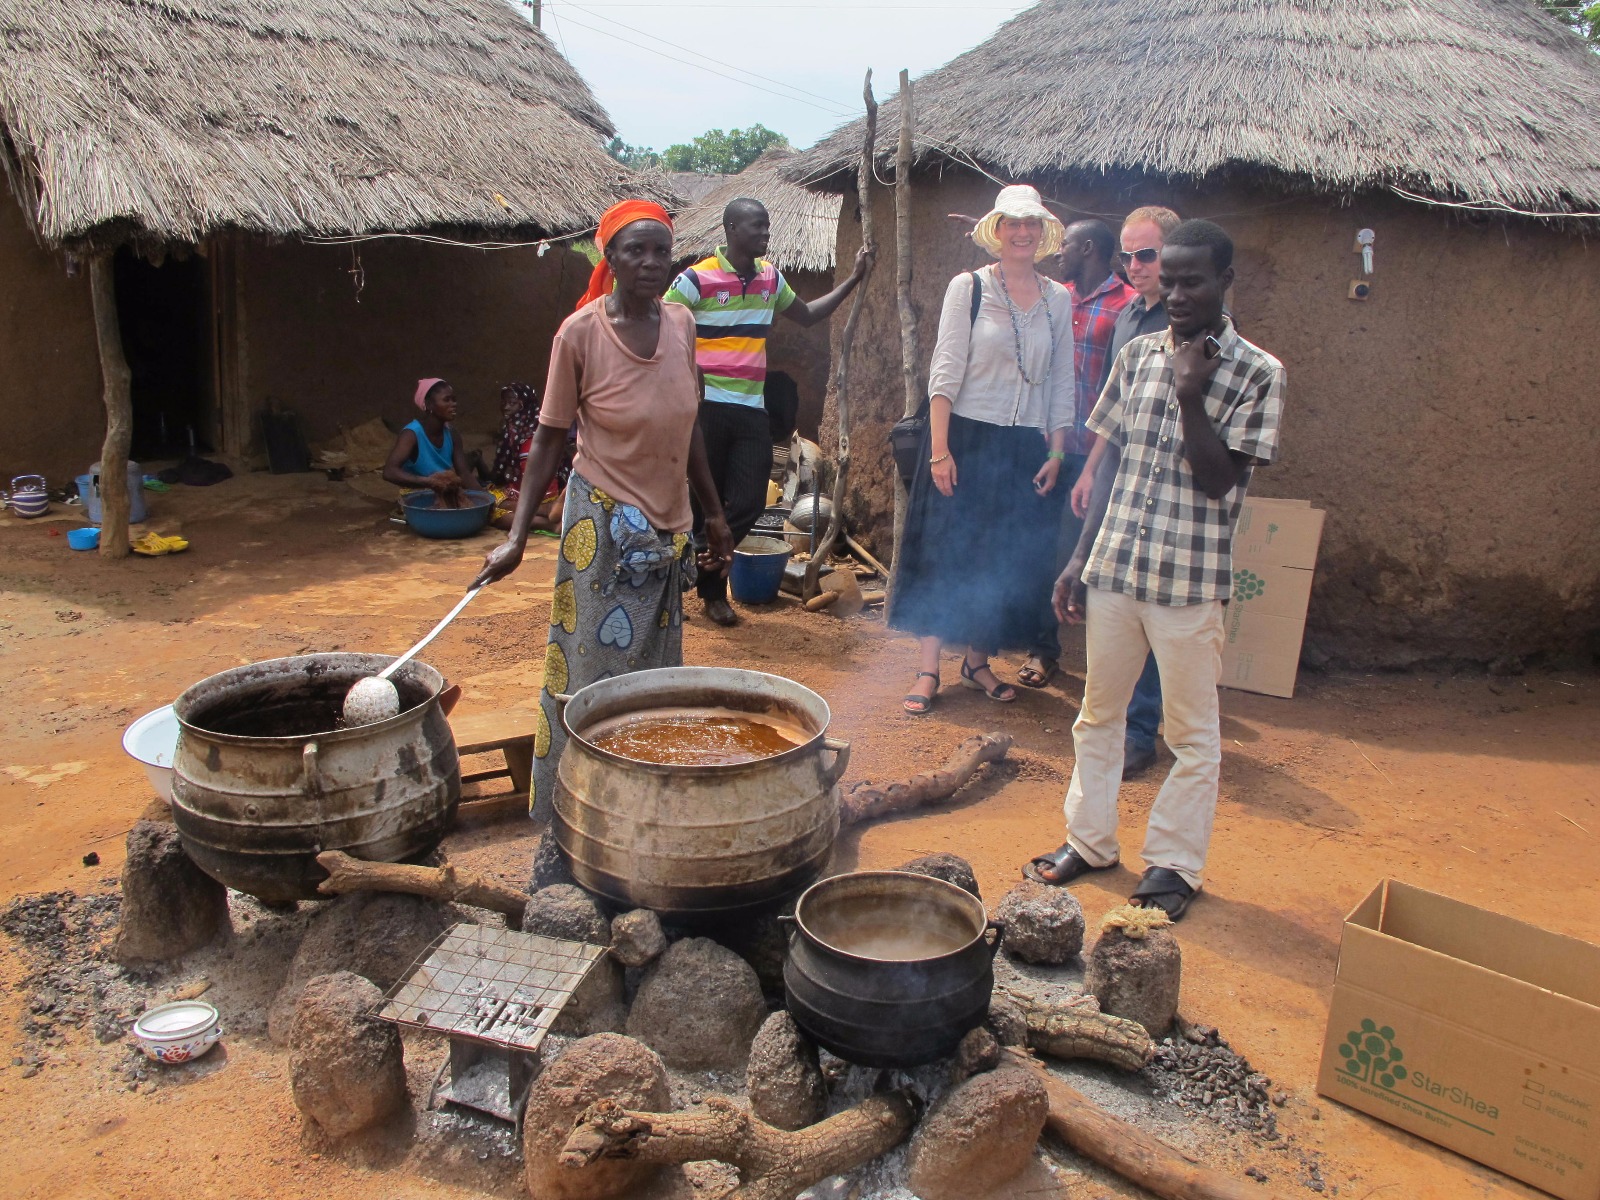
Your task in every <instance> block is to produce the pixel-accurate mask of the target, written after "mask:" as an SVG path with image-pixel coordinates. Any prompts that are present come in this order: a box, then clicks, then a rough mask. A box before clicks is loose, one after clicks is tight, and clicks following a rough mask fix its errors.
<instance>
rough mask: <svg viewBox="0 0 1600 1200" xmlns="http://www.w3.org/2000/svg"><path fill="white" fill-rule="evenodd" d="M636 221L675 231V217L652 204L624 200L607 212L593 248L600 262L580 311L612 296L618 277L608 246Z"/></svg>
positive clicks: (590, 280)
mask: <svg viewBox="0 0 1600 1200" xmlns="http://www.w3.org/2000/svg"><path fill="white" fill-rule="evenodd" d="M635 221H660V222H661V223H662V224H663V225H665V226H666V227H667V228H668V229H669V230H670V229H671V228H672V217H671V216H669V215H668V213H667V210H666V209H664V208H662V207H661V205H659V204H656V203H654V202H653V201H650V200H624V201H622V202H621V203H620V204H613V205H612V206H611V207H610V208H608V209H606V213H605V216H603V217H601V218H600V229H599V231H598V232H597V233H596V234H595V237H594V244H595V245H596V246H597V247H598V248H599V250H600V261H599V262H598V263H596V264H595V268H594V273H593V274H592V275H590V276H589V290H588V291H586V292H585V293H584V294H583V298H582V299H581V300H579V301H578V307H579V308H582V307H583V306H584V305H585V304H587V303H589V301H591V300H596V299H598V298H599V297H601V296H609V295H610V294H611V289H612V288H613V287H614V286H615V285H616V277H615V276H614V275H613V274H612V273H611V264H610V263H608V262H606V259H605V252H606V243H607V242H609V241H610V240H611V239H612V238H613V237H615V236H616V235H617V231H618V230H620V229H622V228H623V227H624V226H626V225H632V224H633V223H634V222H635Z"/></svg>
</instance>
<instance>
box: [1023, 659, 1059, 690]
mask: <svg viewBox="0 0 1600 1200" xmlns="http://www.w3.org/2000/svg"><path fill="white" fill-rule="evenodd" d="M1033 657H1034V658H1035V659H1037V660H1038V662H1039V665H1040V666H1041V667H1043V668H1044V670H1042V671H1036V670H1034V668H1033V666H1032V665H1031V664H1029V663H1024V664H1023V666H1022V670H1020V671H1018V672H1017V682H1018V683H1020V684H1021V685H1022V686H1023V687H1031V688H1042V687H1044V686H1046V685H1047V684H1048V683H1049V682H1050V681H1051V680H1052V679H1054V678H1055V677H1056V676H1057V675H1059V674H1061V664H1060V663H1059V662H1058V661H1056V660H1055V659H1053V658H1046V657H1045V656H1044V655H1042V654H1035V655H1033Z"/></svg>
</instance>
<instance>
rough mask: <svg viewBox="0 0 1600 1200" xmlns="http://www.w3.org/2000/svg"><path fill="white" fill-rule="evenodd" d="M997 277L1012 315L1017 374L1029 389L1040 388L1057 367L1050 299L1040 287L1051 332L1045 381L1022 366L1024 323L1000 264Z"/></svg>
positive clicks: (1053, 316) (1007, 308) (1054, 324)
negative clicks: (1031, 376) (1032, 376)
mask: <svg viewBox="0 0 1600 1200" xmlns="http://www.w3.org/2000/svg"><path fill="white" fill-rule="evenodd" d="M994 273H995V276H996V277H997V278H998V279H999V280H1000V294H1001V295H1002V296H1004V297H1005V300H1006V311H1007V312H1008V313H1010V314H1011V346H1012V349H1013V350H1015V351H1016V355H1017V373H1018V374H1020V375H1021V376H1022V382H1023V383H1025V384H1027V385H1028V386H1029V387H1038V386H1039V385H1040V384H1041V383H1043V382H1044V381H1045V379H1049V378H1050V372H1051V371H1053V370H1054V369H1055V365H1056V319H1055V315H1054V314H1053V313H1051V311H1050V297H1049V295H1048V294H1046V292H1045V290H1044V286H1043V285H1042V284H1041V285H1040V287H1039V299H1040V300H1041V301H1042V302H1043V303H1044V323H1045V325H1046V326H1047V327H1048V328H1049V330H1050V361H1049V363H1048V365H1047V366H1046V367H1045V373H1044V379H1032V378H1030V377H1029V375H1028V368H1027V367H1025V366H1023V365H1022V322H1021V319H1020V318H1021V314H1020V313H1018V312H1017V306H1016V304H1014V303H1013V302H1012V300H1011V289H1010V288H1008V287H1007V286H1006V273H1005V272H1004V271H1002V270H1001V269H1000V267H999V266H998V264H997V265H996V266H995V269H994Z"/></svg>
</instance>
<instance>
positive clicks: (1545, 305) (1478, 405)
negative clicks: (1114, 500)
mask: <svg viewBox="0 0 1600 1200" xmlns="http://www.w3.org/2000/svg"><path fill="white" fill-rule="evenodd" d="M916 184H917V191H916V200H915V205H914V221H915V233H914V245H915V259H914V263H913V269H914V293H915V296H916V304H917V308H918V322H917V323H918V331H919V336H920V338H921V345H920V354H919V363H920V370H921V372H922V375H923V377H924V378H926V371H927V362H928V359H929V357H930V355H931V353H932V348H933V341H934V337H935V334H936V330H937V323H938V313H939V304H940V301H941V299H942V297H943V293H944V287H945V285H946V283H947V282H948V281H949V279H950V277H951V276H952V275H954V274H955V273H956V272H958V271H963V270H968V269H970V268H971V267H974V266H977V265H979V264H980V263H981V262H983V261H986V257H985V256H984V255H983V254H982V252H981V251H979V250H977V249H976V248H975V247H973V246H972V245H971V243H970V242H969V241H966V240H965V239H963V238H962V237H961V236H960V235H959V233H957V232H954V231H953V230H952V229H951V227H950V224H949V222H947V221H946V219H945V214H946V213H950V212H966V213H974V214H976V213H982V212H984V211H986V210H987V208H988V206H989V203H990V201H991V200H992V199H993V195H994V191H995V185H994V184H993V183H992V182H990V181H989V180H986V179H983V178H981V177H979V176H977V175H974V174H972V173H968V172H965V171H955V170H953V171H946V172H944V173H943V174H942V175H941V176H938V177H932V176H928V177H919V178H918V179H917V180H916ZM1041 190H1042V191H1044V192H1045V194H1046V195H1047V196H1050V197H1053V198H1056V199H1059V200H1060V201H1062V202H1063V204H1062V206H1060V207H1059V208H1058V211H1063V212H1064V213H1066V214H1067V215H1068V216H1069V217H1070V215H1071V213H1070V211H1069V210H1076V211H1081V212H1087V213H1098V214H1107V215H1108V219H1109V220H1110V223H1111V224H1112V225H1113V227H1115V226H1116V224H1117V218H1118V217H1119V216H1120V214H1122V213H1125V212H1127V211H1128V210H1129V209H1131V208H1133V207H1136V206H1138V205H1141V204H1151V203H1161V204H1168V205H1170V206H1171V207H1173V208H1175V209H1176V210H1177V211H1178V212H1180V213H1182V214H1183V215H1184V216H1200V217H1208V218H1211V219H1214V220H1216V221H1218V223H1220V224H1222V225H1223V226H1224V227H1225V228H1226V229H1227V230H1228V231H1229V233H1231V234H1232V235H1233V237H1234V240H1235V243H1236V246H1237V259H1236V267H1237V272H1238V281H1237V283H1236V285H1235V288H1234V294H1233V297H1232V300H1231V306H1232V309H1233V311H1234V312H1235V314H1236V315H1237V319H1238V322H1239V325H1240V328H1241V331H1242V332H1243V333H1244V334H1245V336H1246V337H1248V338H1250V340H1252V341H1254V342H1257V343H1258V344H1259V345H1261V346H1263V347H1264V348H1266V349H1267V350H1269V351H1271V352H1272V353H1273V354H1274V355H1276V356H1277V357H1278V358H1279V359H1281V360H1282V361H1283V363H1284V364H1285V366H1286V367H1287V370H1288V381H1289V382H1288V399H1287V406H1286V412H1285V419H1284V429H1283V451H1282V457H1281V459H1280V461H1279V463H1278V465H1276V466H1274V467H1273V468H1272V469H1270V470H1267V471H1262V472H1258V473H1257V475H1256V479H1255V483H1254V485H1253V488H1254V490H1255V491H1256V492H1257V493H1258V494H1261V495H1274V496H1286V497H1295V498H1301V499H1307V500H1310V501H1311V502H1312V503H1314V504H1316V505H1317V506H1318V507H1321V508H1324V509H1326V510H1327V513H1328V519H1327V527H1326V532H1325V535H1324V540H1323V545H1322V554H1321V558H1320V562H1319V567H1318V573H1317V583H1316V588H1315V592H1314V596H1313V601H1312V610H1311V616H1310V624H1309V629H1308V634H1307V641H1308V645H1310V646H1311V647H1313V648H1314V651H1320V652H1321V653H1322V654H1323V655H1327V656H1331V657H1332V658H1333V659H1334V660H1336V661H1344V662H1353V663H1366V664H1374V665H1399V664H1403V663H1407V662H1416V661H1424V660H1429V659H1461V658H1464V659H1471V660H1479V661H1483V660H1491V659H1494V658H1496V657H1499V656H1501V655H1526V654H1531V653H1538V652H1551V653H1571V652H1584V653H1588V652H1592V651H1594V650H1595V649H1596V648H1597V647H1596V646H1595V645H1594V639H1595V637H1596V631H1597V630H1600V522H1597V521H1596V519H1595V517H1594V509H1593V501H1592V497H1593V495H1594V494H1595V492H1596V490H1597V488H1600V430H1597V426H1600V337H1597V336H1596V327H1595V317H1594V313H1595V312H1596V311H1597V310H1600V245H1594V244H1590V243H1586V242H1585V241H1584V240H1583V239H1582V238H1579V237H1576V236H1573V235H1570V234H1561V233H1557V232H1552V231H1549V230H1545V229H1542V228H1538V227H1535V226H1533V225H1531V224H1515V225H1506V224H1501V223H1498V222H1482V223H1473V222H1471V221H1468V220H1463V219H1460V218H1456V217H1454V216H1451V215H1449V214H1446V213H1444V212H1442V211H1436V210H1430V209H1426V208H1423V207H1421V206H1418V205H1414V204H1407V203H1405V202H1402V201H1400V200H1398V199H1388V198H1383V197H1373V198H1366V199H1358V200H1355V201H1353V202H1350V203H1348V204H1340V203H1337V202H1331V201H1327V200H1318V199H1315V198H1300V199H1287V198H1284V197H1282V196H1279V195H1274V194H1271V193H1264V192H1261V191H1255V190H1244V189H1241V190H1235V191H1211V192H1207V193H1205V194H1196V193H1193V192H1185V191H1182V190H1174V189H1167V190H1163V189H1160V188H1156V187H1152V186H1150V185H1148V184H1144V185H1138V186H1131V187H1128V188H1125V189H1117V188H1114V187H1111V186H1108V187H1106V188H1104V189H1103V190H1099V191H1084V190H1075V189H1072V188H1068V187H1065V186H1064V185H1061V184H1059V183H1053V182H1050V181H1043V182H1042V187H1041ZM875 203H876V208H875V210H874V215H875V220H876V222H877V227H878V230H879V231H880V233H879V237H878V242H879V253H878V262H877V268H876V270H875V271H874V274H873V280H872V282H871V284H870V285H869V286H870V290H869V293H868V300H869V303H868V307H867V309H866V311H865V312H864V313H863V320H862V325H861V329H860V332H859V334H858V339H857V343H856V354H855V357H854V361H853V363H852V367H851V370H852V379H853V383H852V389H851V390H852V394H853V396H854V397H855V406H856V412H857V414H858V417H857V426H856V432H855V436H854V442H853V451H854V458H855V471H854V473H853V484H852V487H851V495H850V509H849V511H850V513H851V516H852V519H853V520H855V521H856V522H857V523H858V525H860V526H862V527H864V528H865V529H866V530H867V532H868V533H869V534H870V536H871V540H872V542H873V543H874V545H875V547H876V548H877V549H878V550H879V551H880V552H884V551H887V549H888V545H889V542H890V539H891V527H892V515H893V510H894V495H893V490H892V488H893V484H892V470H893V468H892V464H891V461H890V458H889V454H888V448H887V444H886V437H887V433H888V429H889V426H890V425H892V424H893V422H894V421H895V420H896V419H897V418H898V417H899V415H900V408H901V385H900V379H899V332H898V318H897V315H896V312H895V306H894V270H895V262H894V242H893V229H894V217H893V209H892V203H891V200H890V197H889V195H888V193H887V191H886V190H885V191H882V192H879V193H878V194H877V196H876V200H875ZM1363 227H1369V228H1371V229H1373V230H1374V231H1375V233H1376V242H1375V247H1374V249H1375V267H1376V273H1375V275H1374V277H1373V280H1372V283H1373V289H1372V294H1371V297H1370V298H1369V299H1368V300H1366V301H1365V302H1355V301H1352V300H1350V299H1349V298H1348V295H1347V293H1348V290H1349V286H1350V283H1351V281H1352V280H1353V279H1355V278H1356V277H1357V276H1358V275H1359V274H1360V261H1361V260H1360V256H1359V255H1358V254H1356V253H1355V252H1354V244H1355V233H1356V231H1357V230H1358V229H1361V228H1363ZM859 240H860V220H859V206H858V204H857V200H856V197H855V196H854V195H853V194H851V195H847V196H846V198H845V204H844V209H843V213H842V215H841V219H840V223H839V249H838V261H839V262H841V263H848V262H850V261H851V260H852V257H853V256H854V254H855V249H856V246H857V245H858V244H859ZM839 328H842V322H841V323H840V324H838V325H836V327H835V331H834V332H835V336H837V333H838V330H839ZM831 421H832V418H831V416H825V417H824V422H823V424H824V430H825V431H826V429H827V427H828V425H829V424H830V423H831ZM997 532H999V531H997Z"/></svg>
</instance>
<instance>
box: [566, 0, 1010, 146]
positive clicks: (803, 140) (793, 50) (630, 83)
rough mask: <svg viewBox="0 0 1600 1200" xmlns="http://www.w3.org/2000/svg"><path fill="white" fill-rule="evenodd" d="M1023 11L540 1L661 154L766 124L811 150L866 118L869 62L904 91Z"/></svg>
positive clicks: (881, 87) (868, 3)
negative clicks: (716, 133)
mask: <svg viewBox="0 0 1600 1200" xmlns="http://www.w3.org/2000/svg"><path fill="white" fill-rule="evenodd" d="M1027 7H1028V0H969V2H968V3H965V4H961V3H956V2H954V0H930V2H929V3H926V4H913V3H909V2H908V0H859V2H857V3H849V2H847V0H742V2H735V0H705V2H703V3H680V2H678V0H545V3H544V20H543V26H544V30H545V32H546V33H548V34H549V35H550V37H551V38H552V39H553V40H554V41H555V43H556V45H557V46H558V47H560V48H561V50H562V52H563V53H564V54H565V55H566V56H567V58H568V60H570V61H571V63H572V65H573V66H575V67H576V68H577V69H578V71H579V72H580V73H581V74H582V75H583V77H584V78H585V79H586V80H588V81H589V86H590V87H591V88H593V89H594V92H595V95H597V96H598V97H599V98H600V103H601V104H603V105H605V107H606V111H607V112H609V113H610V114H611V119H612V121H614V122H615V123H616V126H617V130H618V132H620V133H621V135H622V138H623V140H624V141H626V142H630V143H632V144H634V145H636V146H652V147H654V148H655V149H657V150H660V149H662V148H663V147H666V146H668V145H671V144H672V143H673V142H687V141H689V140H690V139H691V138H693V137H694V136H695V135H697V134H700V133H704V132H705V131H706V130H707V129H719V128H720V129H732V128H745V127H747V126H749V125H751V124H752V123H754V122H758V121H759V122H760V123H761V124H763V125H765V126H766V127H767V128H769V129H775V130H777V131H778V132H779V133H782V134H784V135H785V136H786V137H788V139H789V140H790V141H791V142H793V143H794V144H795V145H796V146H797V147H804V146H809V145H810V144H811V143H813V142H815V141H816V140H817V139H818V138H820V137H821V136H822V135H823V134H825V133H828V132H829V131H830V130H832V129H834V128H836V127H837V126H839V125H841V124H843V123H844V122H845V121H847V120H849V119H851V118H852V117H855V116H858V115H859V114H860V112H861V77H862V75H863V74H864V73H865V72H866V69H867V68H868V67H871V68H872V80H873V87H874V89H875V91H876V92H877V95H878V98H879V99H880V100H881V99H883V98H884V97H885V96H887V95H889V94H891V93H892V92H894V91H895V90H896V89H897V88H898V86H899V83H898V80H899V75H900V70H901V68H907V69H909V70H910V71H911V76H912V78H913V79H915V78H916V77H917V76H918V75H920V74H922V73H924V72H926V71H929V70H931V69H933V68H934V67H937V66H939V65H940V64H942V63H946V62H949V61H950V59H952V58H954V57H955V56H956V55H958V54H960V53H961V52H962V51H964V50H968V49H970V48H972V47H973V46H976V45H977V44H978V43H980V42H982V41H983V40H984V39H986V38H987V37H988V36H989V35H990V34H991V33H993V32H994V31H995V29H996V27H998V26H999V25H1000V23H1001V22H1003V21H1004V20H1006V19H1007V18H1008V17H1010V16H1013V15H1015V14H1016V13H1018V12H1020V11H1021V10H1022V9H1024V8H1027ZM669 43H671V44H669ZM646 47H648V48H646ZM692 64H703V65H704V66H705V67H709V68H711V70H713V71H716V72H717V74H712V73H710V72H709V71H707V70H702V69H701V67H700V66H697V65H692ZM764 89H765V90H764ZM774 93H780V94H777V95H775V94H774Z"/></svg>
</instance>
